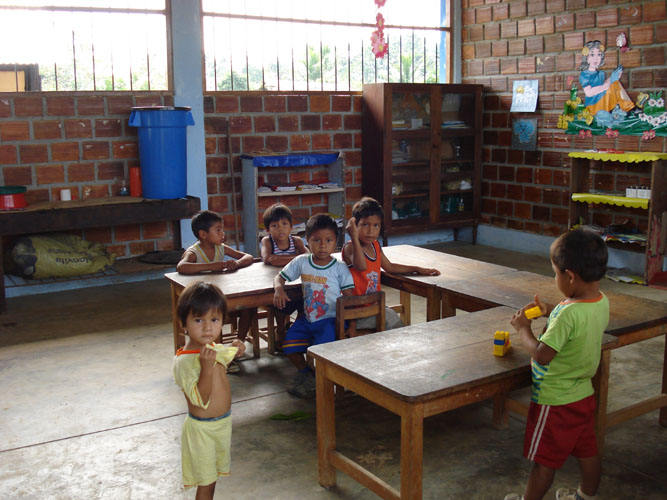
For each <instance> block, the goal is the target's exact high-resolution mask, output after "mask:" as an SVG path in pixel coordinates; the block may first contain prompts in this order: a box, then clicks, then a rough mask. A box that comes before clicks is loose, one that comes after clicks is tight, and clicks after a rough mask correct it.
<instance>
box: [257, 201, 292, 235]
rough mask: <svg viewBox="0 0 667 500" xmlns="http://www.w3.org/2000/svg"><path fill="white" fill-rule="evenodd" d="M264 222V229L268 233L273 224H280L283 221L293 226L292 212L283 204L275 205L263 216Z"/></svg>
mask: <svg viewBox="0 0 667 500" xmlns="http://www.w3.org/2000/svg"><path fill="white" fill-rule="evenodd" d="M262 219H263V220H264V228H265V229H266V230H267V231H268V230H269V226H270V225H271V223H272V222H278V221H279V220H281V219H287V220H288V221H289V223H290V226H291V225H292V211H291V210H290V209H289V208H287V207H286V206H285V205H283V204H282V203H274V204H273V205H271V206H270V207H269V208H267V209H266V210H264V215H263V216H262Z"/></svg>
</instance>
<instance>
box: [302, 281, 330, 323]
mask: <svg viewBox="0 0 667 500" xmlns="http://www.w3.org/2000/svg"><path fill="white" fill-rule="evenodd" d="M327 288H329V287H328V285H322V287H321V288H320V287H318V288H315V287H313V286H312V285H311V284H309V283H306V284H304V286H303V291H304V294H303V304H304V309H305V311H306V315H307V316H308V317H309V318H313V317H314V320H315V321H317V320H318V319H320V318H321V317H322V316H324V315H325V314H326V312H327V311H328V310H329V304H327V301H326V296H327V294H326V290H327Z"/></svg>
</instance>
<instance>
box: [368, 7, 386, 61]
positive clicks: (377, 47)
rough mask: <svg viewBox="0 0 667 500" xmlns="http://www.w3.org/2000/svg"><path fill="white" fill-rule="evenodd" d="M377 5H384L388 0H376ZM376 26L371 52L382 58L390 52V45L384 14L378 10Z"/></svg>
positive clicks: (372, 35)
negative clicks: (387, 39) (386, 34)
mask: <svg viewBox="0 0 667 500" xmlns="http://www.w3.org/2000/svg"><path fill="white" fill-rule="evenodd" d="M374 1H375V5H377V6H378V9H379V8H380V7H383V6H384V4H385V3H386V1H387V0H374ZM375 27H376V28H377V29H376V30H375V31H373V33H371V52H373V54H374V55H375V57H376V58H378V59H381V58H383V57H384V56H385V55H387V53H388V52H389V46H388V45H387V42H386V41H385V39H384V16H383V15H382V13H381V12H378V13H377V15H376V16H375Z"/></svg>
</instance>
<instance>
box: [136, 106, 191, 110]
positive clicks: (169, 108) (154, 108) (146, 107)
mask: <svg viewBox="0 0 667 500" xmlns="http://www.w3.org/2000/svg"><path fill="white" fill-rule="evenodd" d="M134 110H137V111H174V110H177V111H192V108H191V107H190V106H132V111H134Z"/></svg>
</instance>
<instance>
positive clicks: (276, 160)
mask: <svg viewBox="0 0 667 500" xmlns="http://www.w3.org/2000/svg"><path fill="white" fill-rule="evenodd" d="M241 166H242V178H241V183H242V195H243V249H244V251H245V252H247V253H249V254H251V255H252V256H254V257H259V254H260V248H259V240H260V239H261V237H258V230H259V228H258V226H259V221H260V220H261V217H262V213H263V211H264V209H265V208H266V206H267V203H268V202H267V203H265V204H264V208H261V207H260V205H261V204H260V202H259V200H260V199H262V198H263V199H264V200H265V201H266V200H269V201H270V202H271V203H284V204H286V205H288V206H289V207H290V208H291V209H292V210H294V208H295V207H294V206H292V204H291V203H290V201H293V200H294V199H295V198H301V197H303V196H306V195H315V196H319V197H320V200H322V199H323V198H322V197H325V198H326V205H325V207H326V210H319V209H318V207H319V205H318V204H316V205H315V206H309V210H308V212H309V213H310V215H314V214H315V213H318V212H328V213H330V214H332V215H334V216H337V217H339V218H341V219H342V221H343V223H342V227H339V229H340V230H339V235H338V239H339V241H338V247H339V248H340V246H341V245H342V241H343V235H344V231H345V188H344V187H343V156H342V155H341V154H339V153H307V154H296V153H295V154H271V155H244V156H242V157H241ZM318 168H320V169H325V170H326V173H324V172H319V174H324V176H323V178H319V177H317V174H318V172H316V170H317V169H318ZM304 169H308V173H307V175H306V176H305V177H304ZM272 178H277V179H279V181H278V182H279V184H282V183H284V185H282V187H283V188H287V187H288V186H289V187H290V189H291V188H294V189H293V190H287V191H271V190H268V191H264V192H258V188H259V187H260V186H267V185H268V184H272V182H270V181H271V179H272ZM298 184H301V185H309V186H312V187H318V189H308V190H300V189H299V188H298V186H297V185H298ZM274 187H276V186H274ZM285 197H287V198H285ZM309 203H312V201H311V202H309ZM322 208H324V206H323V207H322ZM293 222H294V224H296V223H300V222H303V223H305V222H306V221H305V220H294V221H293Z"/></svg>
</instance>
